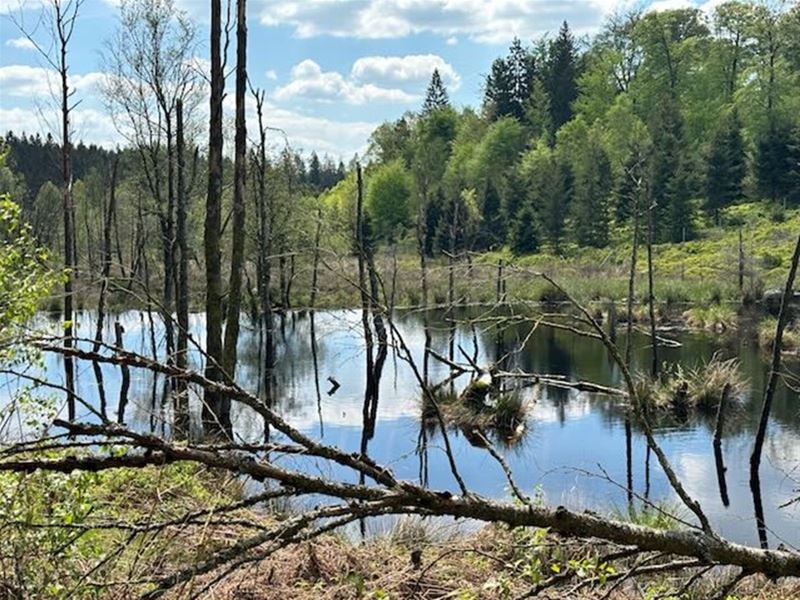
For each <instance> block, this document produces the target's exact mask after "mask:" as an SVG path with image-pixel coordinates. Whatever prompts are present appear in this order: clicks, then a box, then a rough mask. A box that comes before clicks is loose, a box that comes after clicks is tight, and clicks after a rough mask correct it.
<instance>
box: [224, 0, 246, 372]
mask: <svg viewBox="0 0 800 600" xmlns="http://www.w3.org/2000/svg"><path fill="white" fill-rule="evenodd" d="M246 94H247V0H236V137H235V142H234V145H235V150H234V166H233V232H232V237H233V241H232V248H231V272H230V282H229V284H228V312H227V316H226V319H225V341H224V347H223V348H224V349H223V357H222V368H223V370H224V372H225V375H226V376H227V377H230V378H231V379H233V377H234V376H235V374H236V344H237V342H238V340H239V318H240V313H241V310H242V272H243V271H244V241H245V236H246V232H245V212H246V208H245V187H246V184H247V164H246V163H247V122H246V120H245V95H246Z"/></svg>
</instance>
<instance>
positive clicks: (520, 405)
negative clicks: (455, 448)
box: [422, 387, 530, 446]
mask: <svg viewBox="0 0 800 600" xmlns="http://www.w3.org/2000/svg"><path fill="white" fill-rule="evenodd" d="M466 396H467V394H465V393H463V392H462V393H458V392H456V391H455V390H453V389H450V388H449V387H445V388H442V389H439V390H436V391H435V392H434V398H435V400H436V404H437V405H438V406H439V409H440V410H441V412H442V417H443V418H444V420H445V422H446V423H447V424H448V425H449V426H451V427H454V428H457V429H460V430H461V431H462V432H464V435H465V436H466V437H467V439H469V440H470V441H471V442H473V443H475V444H476V445H481V443H482V441H481V439H480V436H479V435H477V434H478V433H482V432H485V433H486V434H491V435H492V436H493V437H494V438H496V440H497V441H499V442H502V443H503V444H505V445H509V446H510V445H514V444H515V443H517V442H518V441H519V440H520V439H521V438H522V436H523V434H524V432H525V424H526V422H527V418H528V413H529V411H530V405H529V403H528V402H527V401H526V400H525V398H524V396H523V394H522V392H520V391H519V390H509V391H503V392H500V391H497V390H492V391H490V392H489V394H488V395H487V397H486V399H485V401H480V402H479V401H476V400H474V399H473V400H470V399H469V398H468V397H466ZM422 418H423V420H424V421H425V422H426V423H427V424H428V425H429V426H430V425H435V420H436V412H435V408H434V407H433V404H432V403H431V402H430V401H429V400H428V399H427V397H426V396H423V398H422Z"/></svg>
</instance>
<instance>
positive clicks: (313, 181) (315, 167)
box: [308, 152, 322, 190]
mask: <svg viewBox="0 0 800 600" xmlns="http://www.w3.org/2000/svg"><path fill="white" fill-rule="evenodd" d="M308 183H309V184H310V185H311V187H312V188H314V190H320V189H321V188H322V169H321V167H320V162H319V156H317V153H316V152H312V153H311V160H310V161H309V163H308Z"/></svg>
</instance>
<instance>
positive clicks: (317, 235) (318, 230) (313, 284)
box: [308, 208, 322, 311]
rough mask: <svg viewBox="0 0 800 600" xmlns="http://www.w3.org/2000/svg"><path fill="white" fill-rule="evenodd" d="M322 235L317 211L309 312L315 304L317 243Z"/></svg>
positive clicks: (320, 215) (317, 260) (320, 213)
mask: <svg viewBox="0 0 800 600" xmlns="http://www.w3.org/2000/svg"><path fill="white" fill-rule="evenodd" d="M321 234H322V209H321V208H320V209H318V210H317V228H316V232H315V233H314V264H313V265H312V267H311V295H310V297H309V299H308V307H309V308H310V309H311V311H313V310H314V307H315V306H316V303H317V292H318V290H317V285H318V280H319V243H320V236H321Z"/></svg>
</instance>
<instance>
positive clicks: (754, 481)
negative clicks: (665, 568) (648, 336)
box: [750, 236, 800, 547]
mask: <svg viewBox="0 0 800 600" xmlns="http://www.w3.org/2000/svg"><path fill="white" fill-rule="evenodd" d="M798 263H800V236H798V238H797V242H796V243H795V247H794V253H793V255H792V262H791V265H790V266H789V274H788V276H787V277H786V285H785V286H784V290H783V295H782V296H781V307H780V311H779V312H778V324H777V325H776V329H775V340H774V342H773V346H772V361H771V363H770V369H769V377H768V378H767V385H766V387H765V388H764V401H763V403H762V405H761V416H760V418H759V421H758V429H757V430H756V437H755V442H754V444H753V453H752V454H751V455H750V490H751V491H752V493H753V501H754V504H755V509H756V519H757V521H758V526H759V538H760V541H761V546H762V547H766V545H767V539H766V526H765V523H764V508H763V505H762V501H761V478H760V476H759V469H760V468H761V451H762V449H763V447H764V440H765V438H766V436H767V426H768V425H769V417H770V413H771V412H772V400H773V398H774V396H775V389H776V387H777V385H778V378H779V377H780V371H781V353H782V351H783V332H784V330H785V329H786V325H787V323H788V321H789V312H790V307H789V303H790V301H791V298H792V294H793V293H794V283H795V279H796V278H797V268H798Z"/></svg>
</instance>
